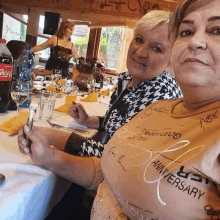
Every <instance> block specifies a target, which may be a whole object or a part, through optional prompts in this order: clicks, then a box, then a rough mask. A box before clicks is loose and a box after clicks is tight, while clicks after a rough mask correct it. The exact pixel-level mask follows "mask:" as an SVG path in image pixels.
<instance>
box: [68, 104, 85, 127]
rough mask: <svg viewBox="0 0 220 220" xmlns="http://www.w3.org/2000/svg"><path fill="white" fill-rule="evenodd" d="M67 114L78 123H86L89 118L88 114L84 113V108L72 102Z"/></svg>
mask: <svg viewBox="0 0 220 220" xmlns="http://www.w3.org/2000/svg"><path fill="white" fill-rule="evenodd" d="M69 115H70V116H71V117H72V118H74V119H75V121H76V122H77V123H78V124H82V125H87V122H88V120H89V116H88V114H87V113H86V110H85V109H84V107H83V106H82V105H81V104H79V103H75V102H72V104H71V106H70V108H69Z"/></svg>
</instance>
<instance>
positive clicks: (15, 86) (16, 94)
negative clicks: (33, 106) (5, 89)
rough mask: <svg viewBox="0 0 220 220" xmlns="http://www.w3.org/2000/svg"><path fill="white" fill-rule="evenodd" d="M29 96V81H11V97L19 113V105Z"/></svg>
mask: <svg viewBox="0 0 220 220" xmlns="http://www.w3.org/2000/svg"><path fill="white" fill-rule="evenodd" d="M28 96H29V83H27V82H23V81H20V80H17V81H14V82H12V85H11V97H12V99H13V100H14V101H15V103H16V105H17V112H18V113H19V105H20V104H22V103H24V102H25V101H26V100H27V98H28Z"/></svg>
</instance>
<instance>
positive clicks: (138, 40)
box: [135, 37, 144, 44]
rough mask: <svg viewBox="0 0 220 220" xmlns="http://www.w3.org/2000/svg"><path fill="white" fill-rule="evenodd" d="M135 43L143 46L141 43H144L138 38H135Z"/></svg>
mask: <svg viewBox="0 0 220 220" xmlns="http://www.w3.org/2000/svg"><path fill="white" fill-rule="evenodd" d="M135 41H136V42H137V43H139V44H143V43H144V41H143V39H142V38H140V37H136V38H135Z"/></svg>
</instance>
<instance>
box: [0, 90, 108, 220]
mask: <svg viewBox="0 0 220 220" xmlns="http://www.w3.org/2000/svg"><path fill="white" fill-rule="evenodd" d="M82 96H83V95H82V94H79V95H78V96H77V100H76V102H79V103H81V104H82V105H83V106H84V108H85V109H86V111H87V112H88V114H90V115H97V116H103V115H104V114H105V112H106V110H107V108H108V105H109V100H110V97H109V96H100V97H99V98H98V101H97V102H83V101H81V99H82V98H83V97H82ZM38 99H39V98H38V97H32V102H31V106H37V104H38ZM64 103H65V95H63V96H59V97H57V98H56V103H55V109H56V108H58V107H59V106H61V105H63V104H64ZM21 110H23V111H28V109H25V108H21ZM16 114H17V112H16V111H7V112H5V113H1V114H0V124H1V123H3V122H5V121H7V120H9V119H11V118H12V117H13V116H15V115H16ZM50 121H51V122H52V123H57V124H60V125H64V126H71V127H73V128H78V129H83V130H87V131H89V132H88V133H86V134H82V135H84V136H88V137H90V136H92V135H94V134H95V133H96V132H97V130H95V129H89V128H86V127H84V126H81V125H79V124H77V123H76V122H75V121H74V119H73V118H71V117H70V116H69V115H68V114H67V113H63V112H58V111H54V112H53V117H52V119H51V120H50ZM34 126H41V127H50V125H49V124H48V123H47V121H46V120H43V119H39V118H38V115H36V118H35V121H34ZM0 136H1V141H0V152H1V153H0V174H3V175H4V176H5V178H6V179H5V182H4V183H3V184H2V185H0V220H43V219H45V218H46V217H47V215H48V214H49V213H50V212H51V210H52V209H53V207H54V206H55V205H56V204H57V203H58V202H59V201H60V200H61V199H62V197H63V195H64V194H65V192H66V191H67V190H68V188H69V187H70V185H71V182H70V181H69V180H66V179H64V178H62V177H61V176H58V175H56V174H55V173H53V172H52V171H50V170H47V169H46V168H44V167H42V166H38V165H36V164H34V162H33V161H32V160H31V158H30V156H29V155H24V154H22V153H21V152H20V151H19V148H18V143H17V134H14V135H10V134H9V133H7V132H5V131H0Z"/></svg>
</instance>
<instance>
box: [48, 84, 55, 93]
mask: <svg viewBox="0 0 220 220" xmlns="http://www.w3.org/2000/svg"><path fill="white" fill-rule="evenodd" d="M47 91H51V92H56V91H57V89H56V86H55V85H54V84H51V85H49V86H47Z"/></svg>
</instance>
